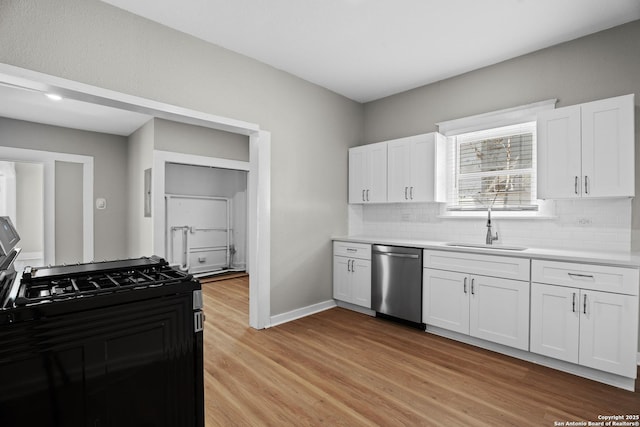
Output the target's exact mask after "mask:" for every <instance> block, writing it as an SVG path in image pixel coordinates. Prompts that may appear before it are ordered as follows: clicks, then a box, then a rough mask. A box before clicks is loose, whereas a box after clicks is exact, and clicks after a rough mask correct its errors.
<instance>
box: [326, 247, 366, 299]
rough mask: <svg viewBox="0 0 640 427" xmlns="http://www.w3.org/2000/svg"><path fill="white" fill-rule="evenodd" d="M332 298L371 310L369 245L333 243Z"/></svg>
mask: <svg viewBox="0 0 640 427" xmlns="http://www.w3.org/2000/svg"><path fill="white" fill-rule="evenodd" d="M333 298H335V299H337V300H340V301H344V302H348V303H350V304H355V305H359V306H362V307H366V308H371V245H363V244H355V243H346V242H334V244H333Z"/></svg>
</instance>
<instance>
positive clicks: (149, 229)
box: [123, 120, 156, 258]
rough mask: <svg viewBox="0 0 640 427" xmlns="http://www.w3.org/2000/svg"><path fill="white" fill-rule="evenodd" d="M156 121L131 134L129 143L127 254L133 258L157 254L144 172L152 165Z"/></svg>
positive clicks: (151, 121)
mask: <svg viewBox="0 0 640 427" xmlns="http://www.w3.org/2000/svg"><path fill="white" fill-rule="evenodd" d="M155 122H156V121H155V120H149V121H148V122H147V123H145V124H144V126H142V127H141V128H139V129H138V130H136V131H135V132H134V133H132V134H131V135H129V144H128V146H127V184H128V186H127V194H128V205H127V223H126V227H127V256H128V257H132V258H135V257H140V256H150V255H154V253H153V222H152V220H151V217H145V216H144V191H145V188H144V171H145V170H146V169H150V168H151V167H152V166H153V141H154V138H155ZM123 225H124V224H123Z"/></svg>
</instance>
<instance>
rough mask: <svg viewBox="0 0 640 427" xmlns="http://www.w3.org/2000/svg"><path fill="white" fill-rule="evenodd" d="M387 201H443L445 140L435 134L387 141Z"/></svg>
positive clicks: (444, 189) (444, 197)
mask: <svg viewBox="0 0 640 427" xmlns="http://www.w3.org/2000/svg"><path fill="white" fill-rule="evenodd" d="M387 144H388V167H387V172H388V180H387V182H388V201H389V202H391V203H405V202H445V201H446V175H445V174H446V171H445V167H446V138H445V137H444V136H443V135H441V134H439V133H436V132H432V133H428V134H424V135H416V136H411V137H407V138H401V139H395V140H393V141H388V142H387Z"/></svg>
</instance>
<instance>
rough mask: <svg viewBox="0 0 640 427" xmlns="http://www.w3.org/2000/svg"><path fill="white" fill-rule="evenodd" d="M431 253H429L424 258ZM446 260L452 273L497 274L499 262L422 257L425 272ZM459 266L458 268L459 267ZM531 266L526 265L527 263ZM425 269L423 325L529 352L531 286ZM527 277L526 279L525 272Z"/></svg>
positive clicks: (493, 259) (480, 258)
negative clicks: (477, 270)
mask: <svg viewBox="0 0 640 427" xmlns="http://www.w3.org/2000/svg"><path fill="white" fill-rule="evenodd" d="M427 252H430V253H427ZM442 257H447V261H448V263H452V264H449V265H450V266H451V268H452V269H456V270H459V269H464V267H465V266H466V268H469V265H473V264H475V263H481V264H482V265H483V266H484V267H490V266H492V265H494V266H495V267H496V268H498V269H499V268H500V265H504V264H501V263H500V259H499V257H485V256H483V255H472V254H455V255H453V254H452V255H448V254H442V253H441V254H438V253H434V252H431V251H425V267H426V266H427V265H428V264H427V263H428V262H430V260H431V259H439V260H442ZM458 262H459V263H458ZM528 262H529V261H528V260H526V261H525V263H528ZM472 273H473V271H471V270H469V272H468V273H467V272H460V271H449V270H439V269H433V268H428V267H427V268H425V269H424V272H423V293H422V295H423V322H424V323H425V324H427V325H432V326H437V327H439V328H443V329H447V330H450V331H454V332H458V333H462V334H468V335H471V336H473V337H476V338H481V339H483V340H487V341H491V342H495V343H499V344H503V345H507V346H510V347H515V348H518V349H521V350H528V349H529V282H528V277H526V279H527V280H526V281H525V280H514V279H505V278H499V277H490V276H483V275H478V274H472ZM526 274H527V275H528V269H527V272H526Z"/></svg>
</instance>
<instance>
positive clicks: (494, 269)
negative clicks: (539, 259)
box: [424, 249, 530, 281]
mask: <svg viewBox="0 0 640 427" xmlns="http://www.w3.org/2000/svg"><path fill="white" fill-rule="evenodd" d="M529 263H530V261H529V259H528V258H511V257H503V256H496V255H478V254H467V253H461V252H448V251H433V250H427V249H425V251H424V267H425V268H436V269H438V270H449V271H458V272H460V273H469V274H478V275H482V276H493V277H503V278H505V279H515V280H524V281H529Z"/></svg>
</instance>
